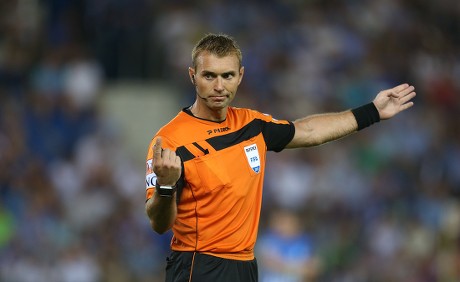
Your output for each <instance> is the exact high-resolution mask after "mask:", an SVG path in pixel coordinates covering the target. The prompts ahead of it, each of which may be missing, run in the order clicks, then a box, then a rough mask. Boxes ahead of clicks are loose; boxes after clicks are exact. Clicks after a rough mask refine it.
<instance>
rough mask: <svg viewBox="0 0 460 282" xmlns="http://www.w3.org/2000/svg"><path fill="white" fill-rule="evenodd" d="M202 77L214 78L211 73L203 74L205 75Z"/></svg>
mask: <svg viewBox="0 0 460 282" xmlns="http://www.w3.org/2000/svg"><path fill="white" fill-rule="evenodd" d="M204 78H205V79H206V80H211V79H213V78H214V76H213V75H212V74H205V75H204Z"/></svg>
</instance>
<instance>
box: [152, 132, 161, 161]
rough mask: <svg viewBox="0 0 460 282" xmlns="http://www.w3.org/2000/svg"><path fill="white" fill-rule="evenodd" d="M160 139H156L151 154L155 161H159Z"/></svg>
mask: <svg viewBox="0 0 460 282" xmlns="http://www.w3.org/2000/svg"><path fill="white" fill-rule="evenodd" d="M161 141H162V140H161V137H157V140H155V145H154V146H153V154H154V157H155V159H161V150H162V148H161Z"/></svg>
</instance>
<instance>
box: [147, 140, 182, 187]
mask: <svg viewBox="0 0 460 282" xmlns="http://www.w3.org/2000/svg"><path fill="white" fill-rule="evenodd" d="M161 142H162V140H161V137H157V139H156V141H155V145H154V146H153V163H152V164H153V171H154V172H155V174H156V176H157V183H158V184H161V185H171V186H172V185H175V184H176V182H177V180H179V177H180V175H181V171H182V166H181V160H180V158H179V156H177V155H176V152H174V151H172V150H170V149H163V148H161Z"/></svg>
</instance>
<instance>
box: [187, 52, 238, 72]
mask: <svg viewBox="0 0 460 282" xmlns="http://www.w3.org/2000/svg"><path fill="white" fill-rule="evenodd" d="M239 68H240V64H239V60H238V57H237V55H236V54H229V55H227V56H224V57H219V56H217V55H215V54H212V53H210V52H202V53H200V54H199V55H198V57H197V58H196V71H197V72H201V71H210V72H215V73H224V72H228V71H235V72H238V70H239Z"/></svg>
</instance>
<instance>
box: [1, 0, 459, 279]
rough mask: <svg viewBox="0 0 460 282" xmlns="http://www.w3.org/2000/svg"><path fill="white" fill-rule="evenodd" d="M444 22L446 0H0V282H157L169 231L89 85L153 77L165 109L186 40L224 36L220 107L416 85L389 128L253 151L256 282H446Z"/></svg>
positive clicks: (263, 106) (186, 56)
mask: <svg viewBox="0 0 460 282" xmlns="http://www.w3.org/2000/svg"><path fill="white" fill-rule="evenodd" d="M459 18H460V2H458V1H456V0H438V1H429V0H388V1H370V0H353V1H340V0H331V1H313V0H312V1H300V0H289V1H277V0H268V1H242V0H235V1H209V0H199V1H193V4H192V2H189V1H180V0H171V1H161V3H160V1H153V0H134V1H133V0H130V1H128V0H106V1H89V0H7V1H1V3H0V280H1V281H14V282H16V281H18V282H28V281H33V282H40V281H47V282H50V281H57V282H74V281H75V282H93V281H94V282H96V281H110V282H112V281H113V282H118V281H162V277H163V269H164V266H165V256H166V255H167V253H168V247H169V246H168V244H169V240H170V237H171V234H170V233H168V234H165V235H162V236H160V235H156V234H154V232H153V231H152V230H151V229H150V227H149V224H148V220H147V217H146V216H145V214H144V184H143V182H144V171H143V169H144V164H138V163H134V162H133V158H132V156H130V154H129V152H128V151H127V150H126V149H124V145H123V142H122V141H121V140H122V138H121V136H122V135H123V132H120V130H118V129H117V128H118V127H117V126H116V124H115V125H114V121H113V120H110V117H109V116H106V115H105V114H103V113H102V111H101V110H100V101H101V95H102V94H101V93H102V90H103V89H104V87H105V86H106V85H109V84H110V83H113V82H116V81H122V80H126V79H136V80H141V81H142V80H143V81H162V82H167V83H170V84H171V85H174V86H175V87H178V88H179V89H180V93H178V95H180V96H179V97H180V101H182V104H180V105H178V106H177V111H179V110H180V109H181V108H182V107H185V106H188V105H189V104H190V103H191V102H192V101H193V99H194V93H193V88H192V87H191V86H190V84H189V80H188V78H187V67H188V66H189V65H190V54H191V49H192V48H193V45H194V43H195V42H196V41H197V40H198V39H199V38H200V37H201V36H203V35H204V34H205V33H207V32H223V33H228V34H230V35H232V36H233V37H234V38H235V39H236V40H237V41H238V43H239V44H240V47H241V48H242V50H243V64H244V66H245V78H244V80H243V83H242V85H241V86H240V89H239V92H238V95H237V98H236V101H235V105H238V106H244V107H251V108H255V109H257V110H260V111H262V112H267V113H270V114H272V115H273V116H275V117H276V118H280V119H291V120H292V119H295V118H299V117H302V116H305V115H308V114H313V113H321V112H325V111H340V110H344V109H348V108H353V107H356V106H360V105H362V104H364V103H367V102H369V101H370V100H371V99H372V98H373V97H374V96H375V95H376V94H377V92H378V91H379V90H382V89H385V88H390V87H392V86H394V85H397V84H400V83H403V82H408V83H411V84H412V85H415V87H416V92H417V97H416V99H415V101H414V102H415V106H414V107H413V108H412V109H410V110H409V111H407V112H404V113H402V114H401V115H399V116H397V117H395V118H394V119H392V120H389V121H384V122H381V123H379V124H376V125H373V126H372V127H370V128H367V129H365V130H363V131H362V132H359V133H358V134H355V135H353V136H351V137H347V138H344V139H342V140H339V141H336V142H333V143H330V144H326V145H323V146H320V147H316V148H309V149H302V150H295V151H294V150H293V151H289V150H286V151H283V152H281V153H277V154H275V153H270V154H269V156H268V168H267V173H266V187H265V194H264V204H263V210H262V213H263V214H262V222H261V227H260V231H259V243H258V245H257V248H256V251H257V257H258V260H259V267H260V270H261V271H260V272H261V275H260V276H261V277H260V278H261V281H332V282H361V281H363V282H368V281H371V282H380V281H382V282H383V281H405V282H412V281H413V282H434V281H446V282H450V281H452V282H453V281H460V122H459V120H460V119H459V117H460V95H459V94H460V79H459V78H460V21H459V20H458V19H459ZM130 94H131V95H132V93H127V95H130ZM152 95H154V94H152ZM133 99H135V96H133ZM153 134H154V132H152V136H153ZM148 141H149V140H146V144H148ZM146 149H147V148H146Z"/></svg>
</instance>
